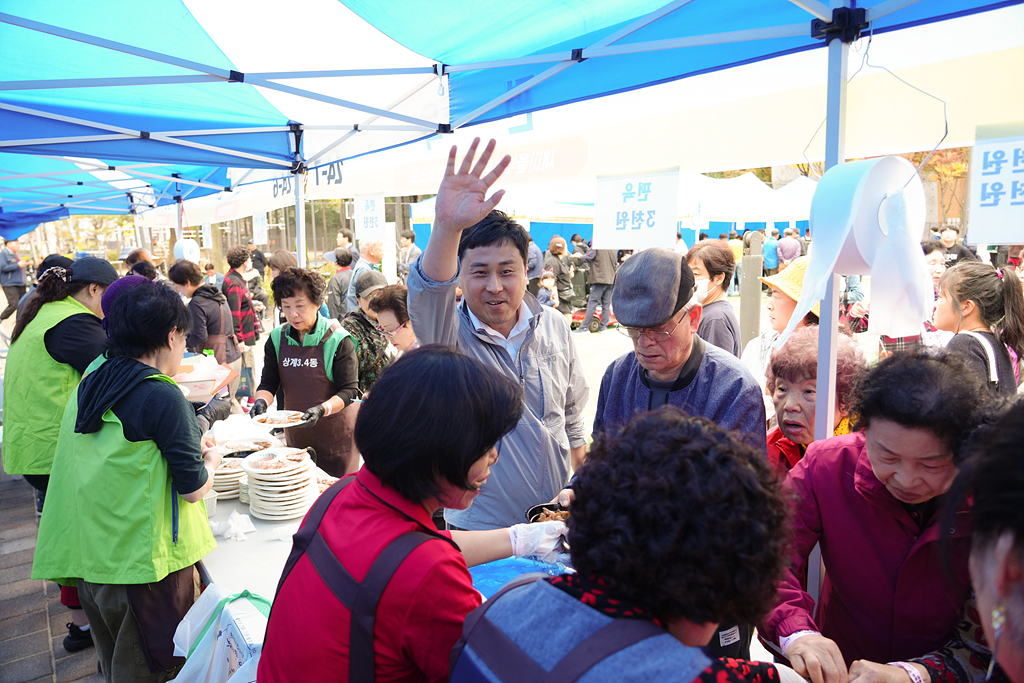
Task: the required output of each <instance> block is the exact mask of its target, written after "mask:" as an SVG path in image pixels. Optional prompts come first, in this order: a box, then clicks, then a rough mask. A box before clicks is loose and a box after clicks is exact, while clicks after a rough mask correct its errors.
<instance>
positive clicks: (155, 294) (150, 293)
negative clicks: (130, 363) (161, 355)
mask: <svg viewBox="0 0 1024 683" xmlns="http://www.w3.org/2000/svg"><path fill="white" fill-rule="evenodd" d="M105 321H106V323H107V334H108V335H110V347H109V352H108V355H109V357H111V358H135V359H138V358H141V357H143V356H145V355H147V354H150V353H152V352H154V351H157V350H159V349H161V348H163V347H164V346H167V335H169V334H170V333H171V332H172V331H174V330H177V331H179V332H181V333H182V334H186V335H187V334H188V333H189V332H191V331H192V314H191V313H189V311H188V308H186V307H185V304H184V302H183V301H182V300H181V296H180V295H179V294H178V293H177V292H175V291H173V290H172V289H171V288H170V287H150V286H148V285H147V286H141V287H132V288H130V289H126V290H124V291H122V292H120V293H119V294H118V295H117V297H116V298H115V299H114V301H113V302H112V303H111V305H110V312H109V313H108V314H107V316H106V318H105Z"/></svg>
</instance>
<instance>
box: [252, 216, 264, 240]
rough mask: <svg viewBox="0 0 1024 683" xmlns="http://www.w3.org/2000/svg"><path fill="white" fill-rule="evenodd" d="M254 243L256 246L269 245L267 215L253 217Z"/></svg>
mask: <svg viewBox="0 0 1024 683" xmlns="http://www.w3.org/2000/svg"><path fill="white" fill-rule="evenodd" d="M252 241H253V242H255V243H256V244H266V243H267V214H265V213H257V214H253V217H252Z"/></svg>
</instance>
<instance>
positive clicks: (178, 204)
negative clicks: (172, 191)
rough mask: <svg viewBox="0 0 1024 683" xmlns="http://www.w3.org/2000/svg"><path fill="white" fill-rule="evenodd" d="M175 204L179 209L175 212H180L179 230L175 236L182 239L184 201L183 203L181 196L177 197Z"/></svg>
mask: <svg viewBox="0 0 1024 683" xmlns="http://www.w3.org/2000/svg"><path fill="white" fill-rule="evenodd" d="M175 206H176V207H177V209H178V210H177V211H176V212H175V213H177V214H178V232H177V233H176V234H175V236H174V238H175V239H176V240H180V239H181V214H182V212H183V209H184V207H183V206H182V203H181V197H175Z"/></svg>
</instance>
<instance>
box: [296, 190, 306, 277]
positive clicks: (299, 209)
mask: <svg viewBox="0 0 1024 683" xmlns="http://www.w3.org/2000/svg"><path fill="white" fill-rule="evenodd" d="M305 180H306V174H305V173H296V174H295V251H296V252H298V253H297V256H298V258H299V268H305V267H306V207H305V206H303V203H302V189H303V188H302V183H303V182H304V181H305Z"/></svg>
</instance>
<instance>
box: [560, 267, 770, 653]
mask: <svg viewBox="0 0 1024 683" xmlns="http://www.w3.org/2000/svg"><path fill="white" fill-rule="evenodd" d="M612 306H613V308H614V309H615V315H616V317H617V318H618V320H619V330H620V331H621V332H622V333H623V334H626V335H628V336H629V338H630V339H632V340H633V353H627V354H626V355H624V356H622V357H620V358H618V359H617V360H615V361H613V362H612V364H611V365H609V366H608V369H607V370H605V373H604V377H603V378H602V380H601V392H600V394H599V395H598V398H597V415H596V416H595V417H594V436H595V437H597V436H598V435H601V434H602V433H614V432H616V431H618V430H619V429H621V428H622V427H624V426H625V425H626V423H628V422H629V421H630V419H631V418H632V417H633V416H634V415H635V414H636V413H639V412H643V411H645V410H654V409H656V408H660V407H661V406H664V405H674V406H677V407H679V408H682V409H683V410H685V411H686V412H687V413H689V414H690V415H692V416H694V417H703V418H705V419H707V420H710V421H711V422H714V423H715V424H717V425H718V426H720V427H724V428H725V429H729V430H731V431H733V432H735V433H736V434H737V435H738V436H739V437H740V438H742V439H743V440H744V441H746V442H747V443H748V444H750V445H751V446H753V447H755V448H756V449H757V450H758V452H759V453H762V454H764V455H765V457H767V444H766V434H765V409H764V402H763V401H762V400H761V387H760V386H759V385H758V383H757V380H755V379H754V377H753V375H751V374H750V371H749V370H747V368H746V366H744V365H743V363H741V362H740V360H739V359H738V358H736V357H735V356H733V355H732V354H731V353H729V352H728V351H725V350H723V349H720V348H718V347H717V346H715V345H713V344H707V343H705V342H704V340H703V339H701V338H700V337H698V336H697V327H698V325H699V324H700V316H701V305H700V304H699V303H698V302H697V298H696V297H695V296H694V277H693V271H691V270H690V266H689V265H687V263H686V254H680V253H678V252H676V251H673V250H671V249H660V248H655V249H647V250H645V251H641V252H640V253H638V254H634V255H633V256H632V257H630V258H629V259H628V260H627V261H626V262H625V263H623V264H622V265H621V266H619V270H618V273H616V276H615V288H614V290H613V292H612ZM564 497H565V496H559V498H560V499H561V498H564ZM752 636H753V626H751V625H736V624H721V625H720V626H719V629H718V631H717V632H716V633H715V634H714V636H712V638H711V642H709V643H708V646H707V651H708V653H709V654H710V655H712V656H715V657H732V658H737V659H749V658H750V640H751V638H752Z"/></svg>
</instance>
